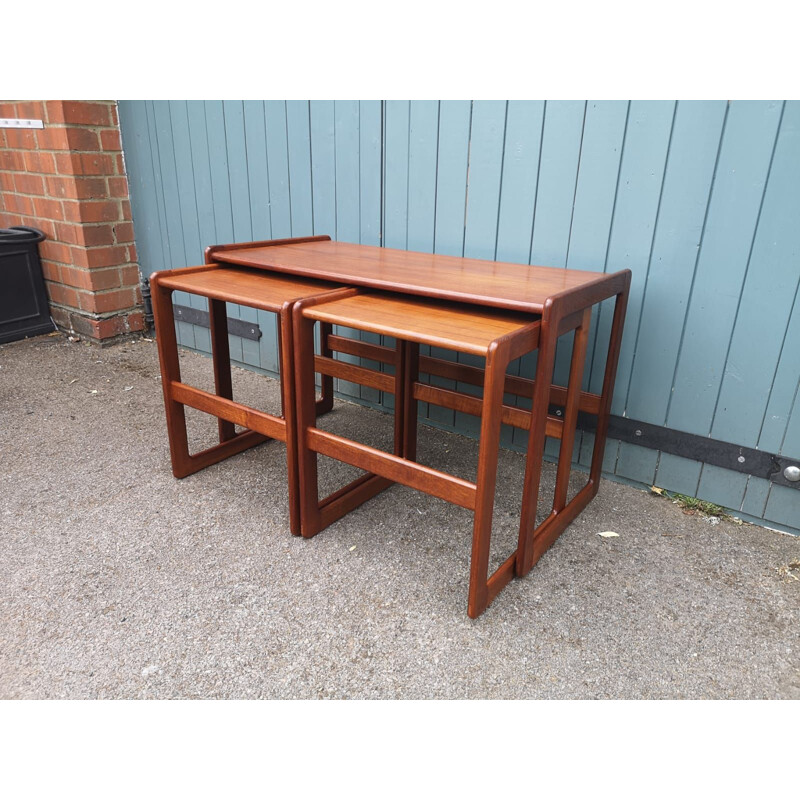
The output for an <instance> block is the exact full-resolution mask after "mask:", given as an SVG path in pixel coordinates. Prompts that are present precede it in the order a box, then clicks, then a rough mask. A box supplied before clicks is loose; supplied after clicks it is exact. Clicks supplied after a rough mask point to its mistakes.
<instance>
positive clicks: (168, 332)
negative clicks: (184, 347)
mask: <svg viewBox="0 0 800 800" xmlns="http://www.w3.org/2000/svg"><path fill="white" fill-rule="evenodd" d="M150 288H151V297H152V300H153V315H154V318H155V323H156V332H157V337H156V343H157V345H158V359H159V362H160V364H161V388H162V390H163V392H164V407H165V410H166V417H167V437H168V439H169V453H170V458H171V460H172V474H173V475H174V476H175V477H176V478H183V477H185V476H186V475H188V474H190V473H191V471H192V470H191V469H190V458H189V442H188V437H187V434H186V415H185V413H184V410H183V405H182V404H181V403H178V402H176V401H175V400H174V399H173V397H172V382H173V381H180V379H181V367H180V362H179V360H178V340H177V337H176V336H175V322H174V315H173V310H172V290H171V289H165V288H163V287H162V286H160V285H159V283H158V280H157V279H155V278H154V279H153V280H151V282H150Z"/></svg>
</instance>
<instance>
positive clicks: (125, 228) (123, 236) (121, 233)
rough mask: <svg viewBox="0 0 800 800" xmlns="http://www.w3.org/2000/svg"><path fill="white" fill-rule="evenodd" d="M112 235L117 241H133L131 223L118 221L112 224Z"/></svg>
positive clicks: (122, 242)
mask: <svg viewBox="0 0 800 800" xmlns="http://www.w3.org/2000/svg"><path fill="white" fill-rule="evenodd" d="M114 236H115V237H116V240H117V242H119V243H120V244H124V243H126V242H132V241H133V223H132V222H120V223H118V224H117V225H115V226H114Z"/></svg>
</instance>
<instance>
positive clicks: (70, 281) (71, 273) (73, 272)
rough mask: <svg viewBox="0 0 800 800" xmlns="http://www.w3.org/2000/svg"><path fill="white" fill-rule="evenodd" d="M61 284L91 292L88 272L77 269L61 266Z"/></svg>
mask: <svg viewBox="0 0 800 800" xmlns="http://www.w3.org/2000/svg"><path fill="white" fill-rule="evenodd" d="M61 283H62V284H64V285H65V286H71V287H72V288H73V289H84V290H86V291H91V290H92V281H91V278H90V277H89V271H88V270H85V269H80V268H79V267H72V266H62V267H61Z"/></svg>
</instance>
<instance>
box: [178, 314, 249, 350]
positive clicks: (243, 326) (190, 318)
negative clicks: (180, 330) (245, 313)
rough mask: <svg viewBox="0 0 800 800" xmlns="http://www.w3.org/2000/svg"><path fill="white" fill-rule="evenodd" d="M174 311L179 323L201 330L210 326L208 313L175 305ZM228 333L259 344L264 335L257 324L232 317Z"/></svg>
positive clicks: (229, 321)
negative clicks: (186, 323)
mask: <svg viewBox="0 0 800 800" xmlns="http://www.w3.org/2000/svg"><path fill="white" fill-rule="evenodd" d="M172 309H173V314H174V316H175V319H176V320H178V322H188V323H189V324H190V325H198V326H199V327H201V328H208V327H209V325H210V323H209V318H208V311H201V310H200V309H197V308H190V307H189V306H179V305H174V306H173V307H172ZM228 333H229V334H230V335H231V336H239V337H241V338H242V339H252V340H253V341H254V342H257V341H258V340H259V339H260V338H261V335H262V334H261V327H260V326H259V325H258V323H257V322H246V321H245V320H243V319H233V318H232V317H228Z"/></svg>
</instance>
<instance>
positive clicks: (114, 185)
mask: <svg viewBox="0 0 800 800" xmlns="http://www.w3.org/2000/svg"><path fill="white" fill-rule="evenodd" d="M108 196H109V197H124V198H125V199H126V200H127V199H128V179H127V178H125V177H122V178H109V179H108Z"/></svg>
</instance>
